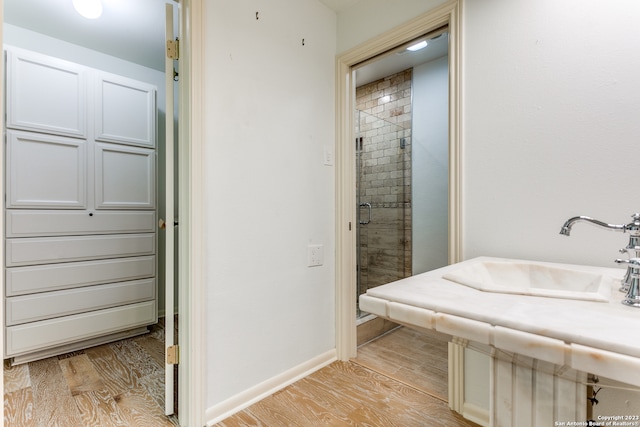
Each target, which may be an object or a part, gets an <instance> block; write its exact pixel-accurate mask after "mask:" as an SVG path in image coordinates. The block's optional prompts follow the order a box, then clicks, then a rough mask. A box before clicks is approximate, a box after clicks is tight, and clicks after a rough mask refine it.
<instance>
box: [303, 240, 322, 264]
mask: <svg viewBox="0 0 640 427" xmlns="http://www.w3.org/2000/svg"><path fill="white" fill-rule="evenodd" d="M322 264H324V246H323V245H309V246H308V247H307V266H308V267H315V266H318V265H322Z"/></svg>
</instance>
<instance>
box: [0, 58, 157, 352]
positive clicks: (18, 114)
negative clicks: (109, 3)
mask: <svg viewBox="0 0 640 427" xmlns="http://www.w3.org/2000/svg"><path fill="white" fill-rule="evenodd" d="M5 55H6V129H5V159H6V160H5V165H4V170H5V188H4V191H5V204H4V209H5V224H4V227H5V242H4V244H5V260H4V261H5V263H4V265H5V269H4V273H5V295H4V304H5V340H6V342H5V354H4V357H5V358H14V360H15V361H16V362H19V361H26V360H32V359H37V358H39V357H44V356H47V355H51V354H56V353H61V352H63V351H69V350H71V349H76V348H81V347H85V346H87V345H93V344H98V343H101V342H106V341H109V340H113V339H116V338H120V337H124V336H130V335H134V334H137V333H141V332H143V331H144V330H145V329H146V326H147V325H149V324H152V323H155V322H156V321H157V304H156V293H157V289H156V288H157V287H156V271H157V261H156V252H157V251H156V249H157V243H156V224H157V219H156V162H157V160H156V115H157V113H156V89H155V87H154V86H152V85H149V84H147V83H144V82H139V81H134V80H131V79H128V78H124V77H120V76H116V75H113V74H110V73H106V72H103V71H100V70H96V69H91V68H88V67H84V66H81V65H78V64H74V63H71V62H68V61H63V60H60V59H57V58H52V57H49V56H44V55H41V54H38V53H34V52H29V51H25V50H21V49H15V48H9V47H7V48H5Z"/></svg>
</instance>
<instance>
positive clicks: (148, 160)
mask: <svg viewBox="0 0 640 427" xmlns="http://www.w3.org/2000/svg"><path fill="white" fill-rule="evenodd" d="M95 148H96V154H95V157H96V164H95V170H96V176H95V180H96V184H95V187H96V192H95V197H96V200H95V206H96V209H153V208H155V205H156V200H155V196H156V180H155V177H156V171H155V165H156V162H155V159H156V157H155V151H154V150H150V149H146V148H137V147H126V146H121V145H117V144H96V147H95Z"/></svg>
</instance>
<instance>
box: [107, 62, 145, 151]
mask: <svg viewBox="0 0 640 427" xmlns="http://www.w3.org/2000/svg"><path fill="white" fill-rule="evenodd" d="M96 85H97V86H96V100H95V105H96V121H95V122H96V132H95V134H96V140H98V141H106V142H118V143H122V144H132V145H141V146H144V147H155V145H156V143H155V140H156V137H155V133H156V113H155V111H156V90H155V87H153V86H152V85H148V84H145V83H142V82H138V81H134V80H130V79H126V78H124V77H120V76H115V75H111V74H106V73H99V74H98V75H97V78H96Z"/></svg>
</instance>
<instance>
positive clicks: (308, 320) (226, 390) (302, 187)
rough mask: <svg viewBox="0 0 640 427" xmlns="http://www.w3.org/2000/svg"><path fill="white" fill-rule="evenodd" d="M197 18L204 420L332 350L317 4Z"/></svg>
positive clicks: (322, 23)
mask: <svg viewBox="0 0 640 427" xmlns="http://www.w3.org/2000/svg"><path fill="white" fill-rule="evenodd" d="M204 8H205V16H204V17H203V19H204V20H205V22H206V25H205V38H204V59H205V69H206V75H205V79H204V80H205V82H206V83H205V86H206V97H205V99H206V101H205V105H204V109H205V119H204V120H205V123H206V129H205V133H206V135H205V141H206V142H205V164H206V178H205V179H206V181H205V186H204V188H205V199H206V212H205V216H206V218H207V225H206V242H207V248H206V254H205V259H206V261H205V262H206V265H207V271H206V288H207V290H206V292H207V301H206V309H207V323H206V340H207V343H208V346H207V355H206V363H207V398H206V404H207V406H208V407H209V409H210V410H211V408H213V407H215V406H216V405H219V404H220V403H221V402H225V401H228V399H230V398H232V397H234V396H237V395H238V394H239V393H243V392H245V391H246V390H248V389H250V388H251V387H254V386H256V385H258V384H260V383H261V382H263V381H266V380H269V379H271V378H273V377H275V376H276V375H279V374H281V373H283V372H285V371H287V370H289V369H291V368H293V367H295V366H297V365H299V364H302V363H304V362H307V361H309V360H310V359H312V358H315V357H316V356H318V355H321V354H323V353H326V352H329V351H331V350H333V349H334V348H335V316H334V311H335V302H334V295H335V292H334V287H335V279H334V274H335V268H334V255H335V244H334V229H335V224H334V216H335V205H334V193H335V191H334V167H333V166H325V165H323V148H324V146H330V147H333V143H334V138H335V130H334V111H335V110H334V91H335V86H334V84H335V82H334V80H335V79H334V57H335V40H336V39H335V37H336V36H335V34H336V27H335V14H334V13H333V12H331V11H329V10H328V9H326V8H325V7H324V6H323V5H321V4H320V3H319V2H318V1H316V0H272V1H269V2H263V1H260V0H246V1H242V2H230V1H224V0H212V1H208V2H205V3H204ZM256 12H258V18H259V19H256ZM303 38H304V40H305V43H304V45H302V39H303ZM310 243H314V244H323V245H324V265H323V266H320V267H307V245H308V244H310Z"/></svg>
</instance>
